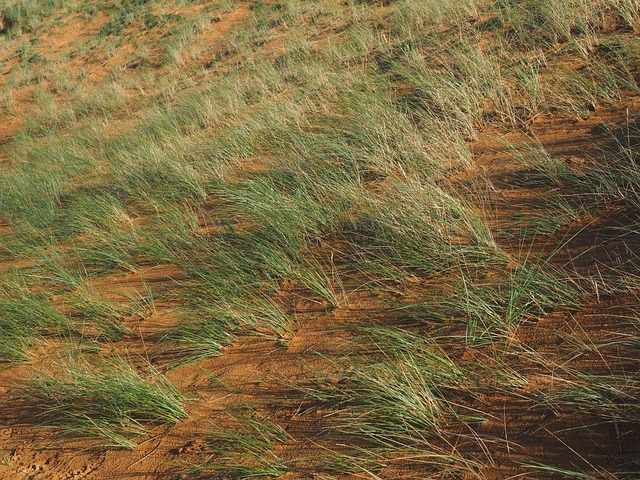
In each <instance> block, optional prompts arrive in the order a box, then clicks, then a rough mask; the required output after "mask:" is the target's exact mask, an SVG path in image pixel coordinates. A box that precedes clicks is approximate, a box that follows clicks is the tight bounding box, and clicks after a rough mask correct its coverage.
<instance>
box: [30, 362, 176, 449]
mask: <svg viewBox="0 0 640 480" xmlns="http://www.w3.org/2000/svg"><path fill="white" fill-rule="evenodd" d="M55 370H56V371H58V372H59V373H53V372H45V371H42V372H39V373H38V374H37V376H36V377H35V378H34V379H33V380H32V381H31V382H30V383H29V384H28V385H27V386H26V387H25V393H24V395H25V398H26V399H28V400H29V402H30V403H31V404H33V405H34V408H35V409H36V410H37V412H38V417H37V419H39V421H41V422H42V423H43V424H44V425H48V426H52V427H55V428H56V429H57V430H58V431H60V432H61V433H62V434H65V435H80V436H86V437H89V438H90V441H91V442H92V444H94V445H95V446H101V447H114V446H115V447H124V448H135V446H136V443H135V441H134V440H133V439H134V438H135V437H136V436H139V435H141V434H144V433H147V432H148V427H147V426H146V425H149V424H153V423H169V424H171V423H177V422H179V421H180V420H183V419H185V418H186V417H187V414H186V412H185V410H184V407H183V403H184V397H183V396H182V395H181V394H180V393H179V392H178V391H177V390H176V389H175V387H174V386H173V385H172V384H171V383H170V382H169V381H168V380H167V379H166V378H165V377H163V376H162V375H161V374H159V373H158V372H157V371H155V369H154V368H153V367H151V365H147V366H146V369H145V370H146V371H141V372H139V371H137V370H136V369H134V368H133V367H132V366H131V365H130V364H129V363H128V362H127V361H126V360H125V359H123V358H115V359H109V360H107V359H104V358H98V359H94V360H89V359H87V358H73V357H71V358H69V359H66V360H63V361H62V362H58V363H57V364H56V365H55Z"/></svg>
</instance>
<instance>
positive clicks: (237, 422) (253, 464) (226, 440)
mask: <svg viewBox="0 0 640 480" xmlns="http://www.w3.org/2000/svg"><path fill="white" fill-rule="evenodd" d="M230 416H231V418H232V419H233V424H234V427H233V432H230V431H229V430H227V429H223V430H220V431H219V432H216V433H213V434H210V435H209V436H208V437H207V439H206V442H207V446H206V447H205V448H204V449H203V451H202V452H201V453H202V455H204V456H205V457H206V458H207V460H205V461H203V462H201V463H199V464H197V465H194V466H193V467H191V468H188V469H187V470H186V471H185V472H184V473H183V474H182V476H183V477H184V478H229V479H238V480H240V479H249V478H275V477H279V476H281V475H284V474H286V473H287V472H288V471H289V468H288V466H287V465H286V463H285V462H284V461H283V460H282V459H280V458H278V456H276V455H275V454H273V452H271V449H272V447H273V446H274V445H277V444H281V443H284V442H285V441H286V440H287V434H286V432H285V431H284V430H283V429H282V428H280V427H279V426H278V425H276V424H274V423H272V422H271V421H269V420H267V419H264V418H260V417H259V416H258V415H257V414H256V413H255V412H252V411H251V410H250V409H248V410H247V409H242V408H241V409H239V410H238V411H231V413H230Z"/></svg>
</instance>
